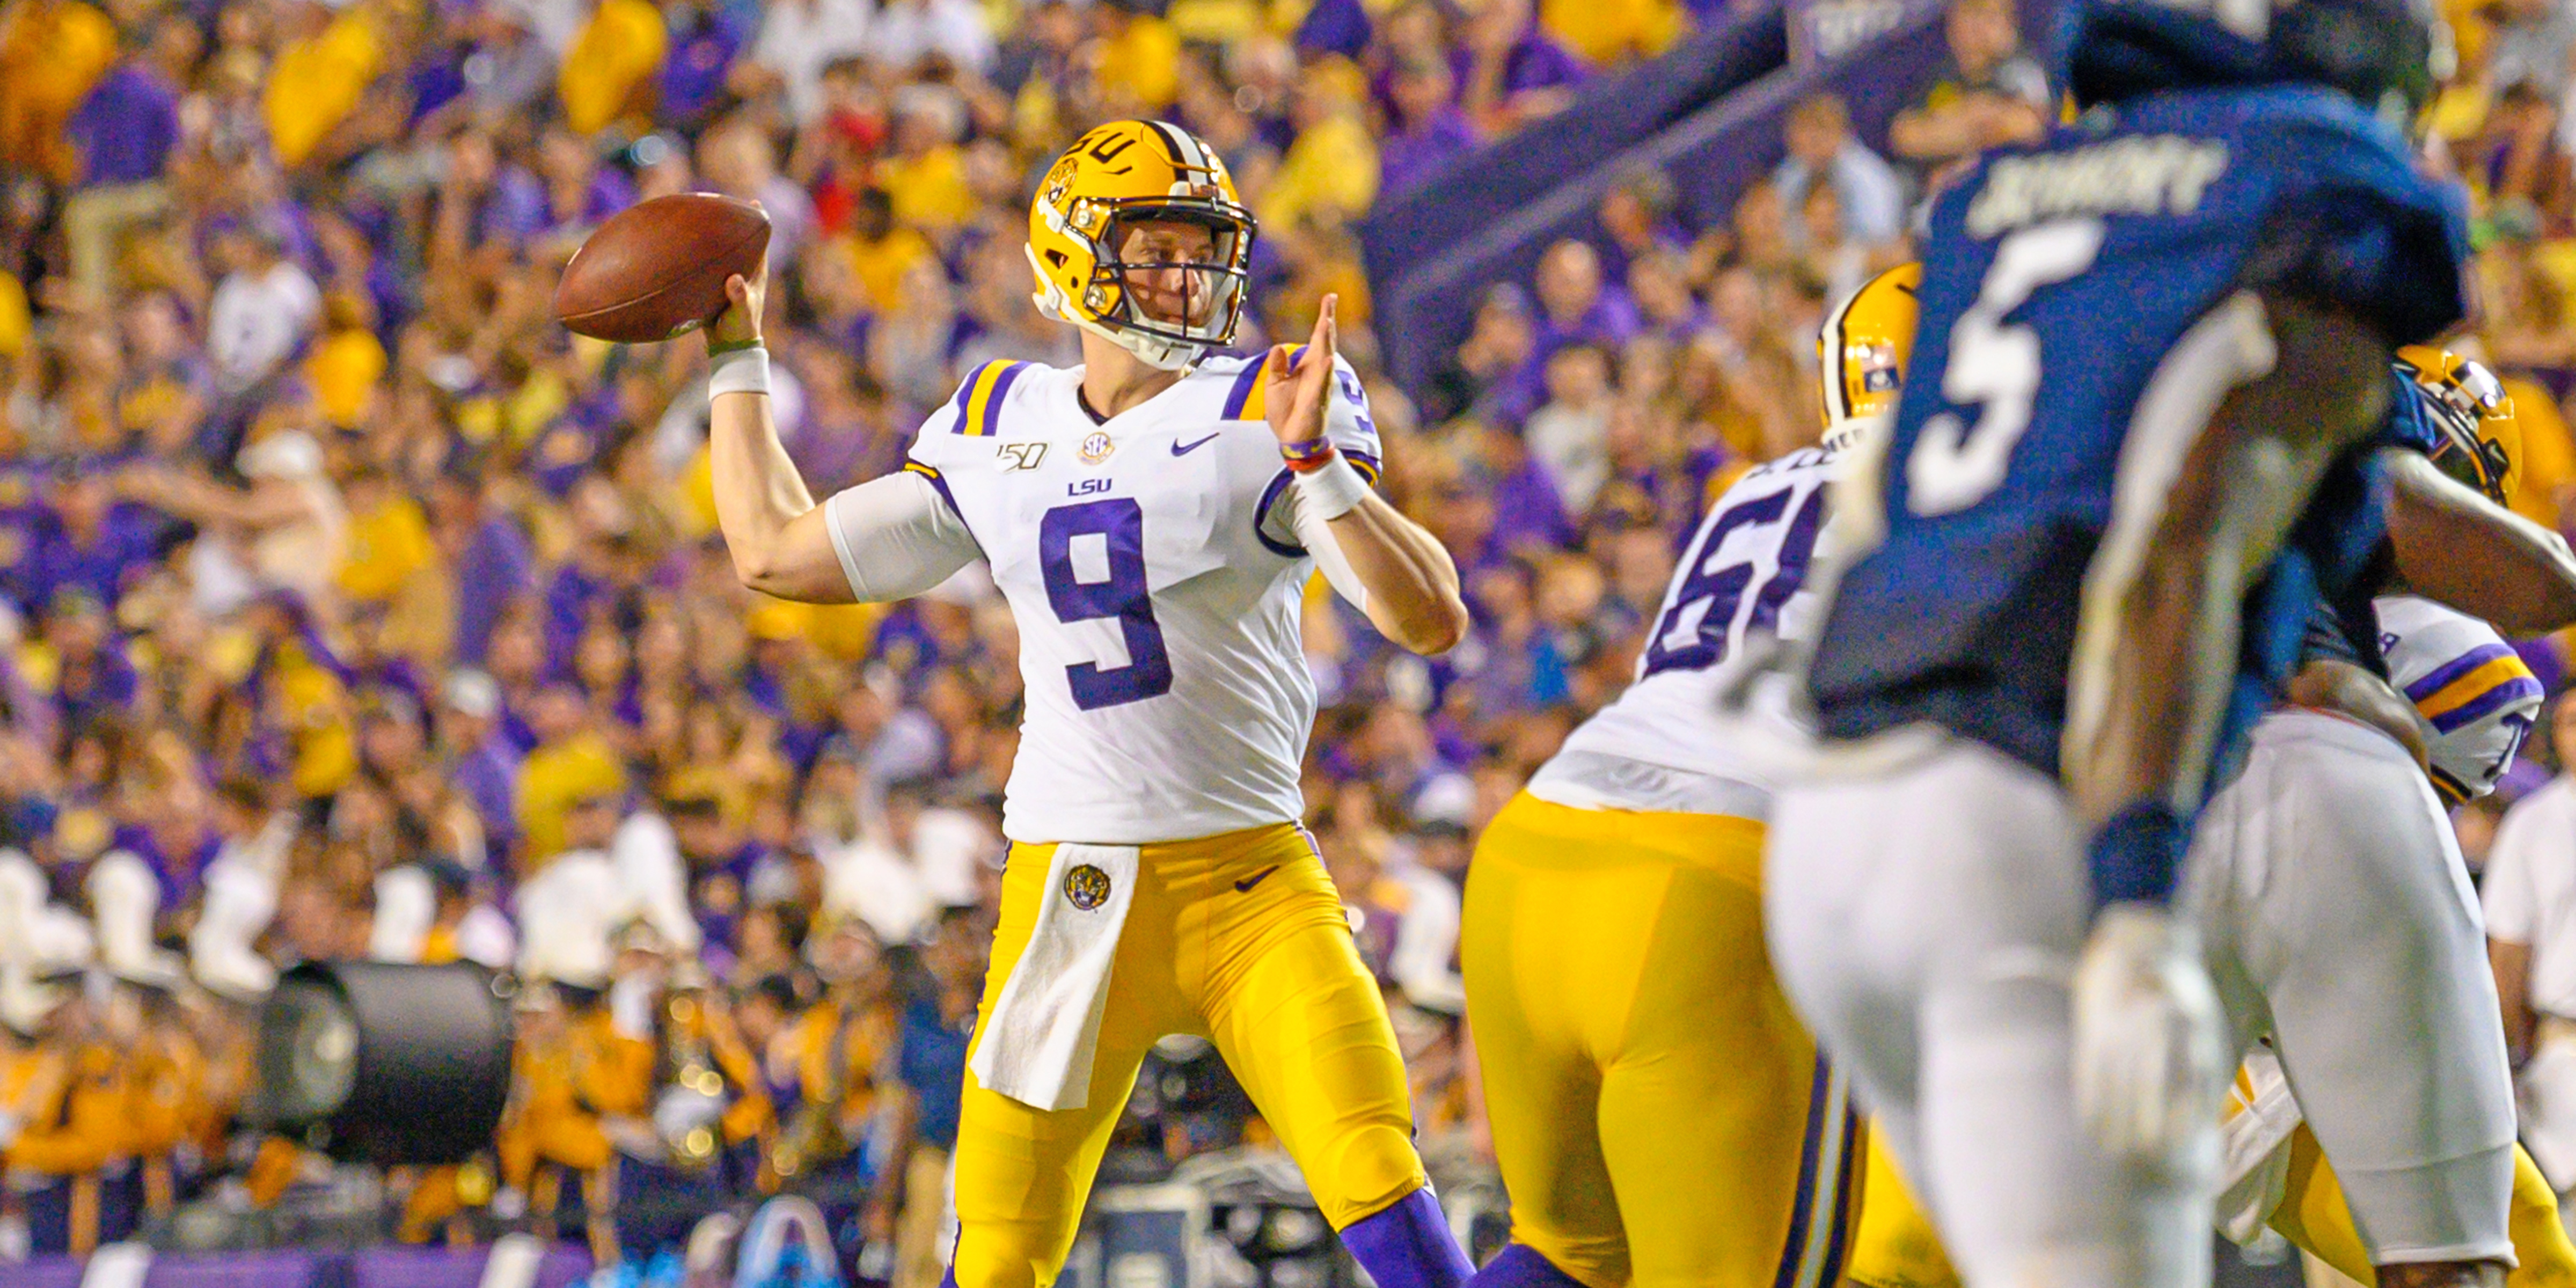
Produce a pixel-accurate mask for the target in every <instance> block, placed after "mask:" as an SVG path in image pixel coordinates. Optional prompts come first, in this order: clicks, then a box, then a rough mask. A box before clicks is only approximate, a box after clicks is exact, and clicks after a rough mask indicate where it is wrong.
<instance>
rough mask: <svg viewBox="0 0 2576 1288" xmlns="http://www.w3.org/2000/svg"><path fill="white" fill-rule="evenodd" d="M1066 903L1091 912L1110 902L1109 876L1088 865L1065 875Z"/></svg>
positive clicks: (1078, 865) (1075, 867) (1076, 866)
mask: <svg viewBox="0 0 2576 1288" xmlns="http://www.w3.org/2000/svg"><path fill="white" fill-rule="evenodd" d="M1064 897H1065V901H1066V902H1068V903H1071V904H1072V905H1073V906H1074V907H1077V908H1080V909H1082V910H1083V911H1084V912H1089V911H1091V910H1092V909H1094V908H1097V907H1099V906H1100V905H1102V904H1104V903H1107V902H1109V874H1108V873H1106V872H1103V871H1101V870H1100V869H1099V868H1096V867H1094V866H1092V865H1091V864H1088V863H1082V864H1077V865H1075V866H1074V869H1073V870H1072V871H1070V872H1067V873H1065V874H1064Z"/></svg>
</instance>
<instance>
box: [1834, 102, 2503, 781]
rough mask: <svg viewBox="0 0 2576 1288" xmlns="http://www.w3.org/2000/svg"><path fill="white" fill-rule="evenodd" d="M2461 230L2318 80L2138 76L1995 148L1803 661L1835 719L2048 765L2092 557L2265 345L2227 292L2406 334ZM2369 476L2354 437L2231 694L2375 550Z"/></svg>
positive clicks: (2294, 548) (1938, 208) (2160, 490)
mask: <svg viewBox="0 0 2576 1288" xmlns="http://www.w3.org/2000/svg"><path fill="white" fill-rule="evenodd" d="M2465 255H2466V247H2465V238H2464V229H2463V224H2462V219H2461V214H2460V209H2459V206H2458V204H2457V202H2456V200H2455V199H2454V197H2453V196H2452V194H2450V193H2449V192H2448V191H2446V190H2444V189H2443V188H2441V187H2439V186H2437V185H2435V184H2433V183H2431V182H2430V181H2428V180H2426V179H2424V178H2422V177H2421V176H2419V175H2417V174H2416V172H2415V171H2414V169H2413V168H2412V166H2411V165H2410V164H2409V162H2408V158H2407V154H2406V148H2405V145H2404V141H2403V140H2402V139H2401V138H2400V137H2399V136H2398V135H2397V134H2396V133H2395V132H2394V131H2392V130H2389V129H2388V128H2386V127H2385V126H2383V125H2382V124H2381V123H2380V122H2378V121H2377V120H2376V119H2375V118H2373V117H2371V116H2370V115H2368V114H2367V113H2364V112H2363V111H2361V110H2360V109H2359V108H2357V107H2355V106H2353V104H2352V103H2351V101H2350V100H2348V99H2346V98H2344V97H2342V96H2341V95H2338V94H2336V93H2333V92H2332V91H2328V90H2323V89H2318V88H2314V87H2307V86H2267V87H2261V88H2253V89H2215V90H2188V91H2175V92H2168V93H2162V94H2154V95H2149V96H2146V97H2142V98H2138V99H2133V100H2129V101H2127V102H2124V103H2122V104H2120V105H2119V106H2118V108H2117V109H2116V110H2100V111H2096V112H2094V113H2092V114H2089V115H2088V116H2087V117H2086V118H2085V119H2084V120H2083V121H2082V122H2080V123H2078V124H2077V125H2075V126H2072V127H2069V128H2066V129H2062V130H2059V131H2057V132H2055V133H2054V134H2053V135H2052V137H2050V138H2049V139H2048V140H2047V141H2046V142H2044V143H2041V144H2039V145H2037V146H2035V147H2032V148H2029V149H2025V150H2017V151H2011V152H2005V153H2002V154H1999V155H1995V156H1991V157H1989V158H1988V159H1987V160H1985V161H1984V162H1983V163H1981V164H1980V165H1979V167H1978V168H1977V169H1976V170H1975V171H1974V172H1972V173H1971V174H1970V175H1969V176H1968V177H1967V179H1966V180H1965V181H1964V182H1962V183H1960V184H1959V185H1957V186H1956V187H1954V188H1953V189H1951V190H1950V191H1949V192H1947V193H1946V194H1944V195H1943V196H1942V197H1941V199H1940V200H1939V201H1938V202H1937V203H1936V205H1935V206H1934V209H1933V214H1932V222H1931V233H1930V238H1929V241H1928V243H1927V248H1926V252H1925V255H1924V274H1923V285H1922V293H1921V299H1922V326H1921V330H1920V332H1919V334H1918V337H1917V339H1916V341H1915V347H1914V356H1913V363H1912V370H1911V371H1910V373H1909V375H1908V379H1907V380H1906V384H1905V394H1904V397H1903V399H1902V401H1901V403H1900V406H1899V408H1898V412H1897V417H1896V424H1895V428H1894V430H1893V438H1892V440H1891V442H1890V445H1889V450H1888V453H1887V456H1886V464H1885V466H1884V469H1883V473H1882V476H1881V477H1880V478H1879V479H1878V480H1877V482H1878V484H1879V486H1878V500H1879V505H1878V508H1879V509H1880V510H1881V511H1883V515H1882V518H1883V523H1884V526H1883V529H1882V532H1883V537H1882V539H1881V541H1880V542H1879V544H1878V545H1877V546H1876V547H1875V548H1874V549H1873V550H1871V552H1870V553H1869V554H1867V555H1866V556H1864V557H1862V558H1860V559H1859V560H1857V561H1856V562H1855V563H1854V564H1853V565H1852V566H1851V567H1850V568H1848V569H1847V570H1846V571H1845V573H1844V574H1843V576H1842V579H1841V583H1840V587H1839V592H1838V594H1837V597H1836V600H1835V603H1834V606H1833V610H1832V613H1831V616H1830V617H1829V619H1828V621H1827V623H1826V626H1825V629H1824V633H1823V637H1822V639H1821V641H1820V643H1819V645H1818V647H1817V652H1816V656H1815V661H1814V667H1813V670H1812V672H1811V674H1810V677H1809V685H1810V689H1811V695H1812V697H1813V699H1814V702H1815V707H1816V712H1817V715H1818V719H1819V724H1820V727H1821V729H1822V731H1823V732H1824V734H1825V735H1826V736H1828V737H1833V738H1855V737H1861V736H1865V735H1868V734H1871V733H1874V732H1877V731H1879V730H1882V729H1886V728H1890V727H1893V726H1896V725H1900V724H1906V723H1911V722H1914V721H1930V722H1933V723H1936V724H1940V725H1943V726H1945V727H1947V728H1949V729H1950V730H1952V731H1953V732H1955V733H1958V734H1960V735H1962V736H1965V737H1970V738H1974V739H1977V740H1978V741H1981V742H1985V743H1987V744H1989V745H1991V746H1994V747H1995V748H1997V749H1998V750H2001V751H2003V752H2005V753H2006V754H2008V755H2011V756H2013V757H2015V758H2017V759H2019V760H2021V761H2023V762H2024V763H2027V764H2029V765H2031V766H2032V767H2034V768H2036V769H2038V770H2040V771H2041V772H2043V773H2046V774H2049V775H2050V776H2052V777H2054V776H2055V775H2056V773H2057V768H2058V743H2059V738H2060V736H2061V734H2062V732H2063V728H2064V724H2065V721H2066V705H2067V690H2068V668H2069V665H2070V660H2071V654H2072V650H2073V645H2074V641H2075V635H2076V625H2077V617H2078V609H2079V601H2080V599H2081V597H2082V591H2083V586H2084V583H2085V578H2086V575H2087V573H2088V571H2090V570H2092V569H2093V568H2094V566H2095V564H2096V562H2097V557H2098V558H2099V559H2101V560H2104V561H2111V560H2117V561H2122V562H2123V563H2131V562H2134V561H2135V560H2136V559H2138V558H2139V557H2140V553H2141V551H2142V549H2143V544H2144V542H2145V540H2146V537H2147V534H2148V533H2150V532H2151V531H2152V528H2153V523H2154V520H2155V518H2156V516H2157V515H2158V514H2159V513H2160V511H2161V507H2162V504H2163V497H2164V494H2165V493H2166V492H2167V491H2168V490H2169V486H2170V482H2171V479H2172V477H2173V476H2174V475H2175V474H2176V473H2177V472H2178V471H2179V469H2180V467H2181V460H2182V457H2183V455H2184V453H2185V452H2187V451H2188V449H2189V446H2190V443H2191V441H2192V439H2193V438H2194V437H2196V435H2197V433H2198V431H2199V429H2200V428H2201V426H2202V425H2203V424H2205V423H2206V420H2207V417H2208V415H2209V413H2210V412H2211V411H2212V410H2213V409H2214V408H2215V406H2216V404H2217V401H2218V399H2219V398H2220V397H2222V396H2223V395H2224V393H2225V391H2226V390H2227V389H2228V388H2230V387H2232V386H2233V385H2235V384H2237V383H2241V382H2243V381H2244V380H2247V379H2251V378H2253V377H2255V376H2257V375H2259V374H2261V373H2262V372H2263V371H2264V370H2267V369H2268V367H2269V364H2270V362H2271V361H2272V354H2271V352H2270V348H2269V331H2268V328H2267V327H2264V326H2263V325H2262V321H2261V318H2260V313H2259V309H2256V308H2254V307H2253V306H2251V305H2250V304H2248V303H2247V302H2245V301H2241V300H2237V301H2234V302H2231V299H2232V297H2235V296H2236V295H2237V293H2238V292H2239V291H2242V290H2247V289H2261V290H2266V291H2270V292H2275V293H2279V294H2285V295H2290V296H2295V297H2299V298H2303V299H2308V300H2313V301H2316V302H2318V303H2320V304H2322V305H2325V306H2327V307H2331V308H2335V309H2338V310H2341V311H2344V312H2347V313H2350V314H2352V315H2355V316H2358V317H2360V318H2362V319H2364V320H2365V321H2366V322H2368V323H2370V324H2371V325H2372V326H2374V327H2375V328H2376V329H2377V330H2378V331H2379V332H2380V333H2381V334H2382V335H2383V337H2384V338H2385V339H2386V340H2387V342H2388V343H2389V345H2390V346H2391V347H2392V348H2393V347H2394V346H2396V345H2399V344H2409V343H2415V342H2417V341H2420V340H2424V339H2427V338H2430V337H2431V336H2433V335H2434V334H2436V333H2438V332H2439V331H2441V330H2443V329H2445V328H2447V327H2449V326H2450V325H2452V324H2453V323H2454V322H2456V321H2457V320H2458V319H2459V318H2460V316H2461V313H2462V304H2461V298H2460V265H2461V262H2462V260H2463V258H2464V257H2465ZM2222 305H2224V306H2225V307H2222ZM2160 373H2161V374H2160ZM2124 494H2125V499H2122V498H2123V496H2124ZM2376 495H2377V490H2376V484H2375V481H2374V480H2373V479H2372V477H2371V470H2370V467H2369V465H2368V460H2367V457H2366V455H2365V454H2362V453H2350V454H2347V456H2346V457H2345V458H2344V459H2343V460H2341V461H2339V462H2338V464H2337V468H2336V470H2335V472H2334V474H2333V475H2332V476H2331V477H2330V478H2329V479H2328V480H2327V483H2326V485H2325V486H2324V487H2321V488H2320V489H2319V492H2318V494H2317V495H2316V497H2315V498H2314V500H2313V501H2312V502H2311V503H2310V506H2309V509H2308V511H2307V513H2306V515H2305V517H2304V518H2303V519H2302V520H2301V522H2300V524H2299V525H2298V529H2297V531H2296V532H2295V533H2294V535H2293V539H2292V542H2291V544H2290V546H2289V548H2288V549H2286V550H2285V551H2284V556H2283V558H2281V559H2280V560H2278V561H2276V563H2275V565H2274V567H2273V568H2271V569H2270V570H2269V571H2268V573H2267V575H2266V577H2265V578H2264V580H2263V582H2262V583H2261V584H2260V585H2259V586H2258V587H2257V589H2256V591H2255V592H2254V593H2253V594H2252V595H2249V597H2248V600H2247V606H2246V612H2247V614H2248V620H2247V622H2246V626H2247V629H2246V631H2245V659H2244V662H2245V672H2246V675H2247V677H2248V680H2249V683H2247V684H2244V685H2240V690H2241V692H2240V693H2239V695H2238V700H2237V702H2236V704H2235V705H2236V706H2238V707H2240V708H2251V707H2254V706H2259V702H2260V695H2261V690H2262V688H2263V686H2264V685H2265V684H2266V683H2269V682H2271V681H2273V680H2275V679H2277V677H2278V676H2279V675H2282V674H2285V673H2286V671H2287V669H2288V667H2289V666H2290V665H2291V664H2293V663H2294V662H2295V660H2296V658H2297V656H2298V652H2299V647H2300V642H2301V639H2302V638H2303V636H2304V633H2305V631H2304V628H2305V626H2306V624H2307V622H2308V621H2309V619H2310V617H2311V614H2312V611H2313V610H2314V608H2315V607H2316V605H2317V602H2318V597H2319V596H2320V595H2323V594H2327V593H2330V592H2331V590H2332V589H2333V588H2334V587H2335V586H2337V585H2339V584H2340V580H2339V579H2345V578H2349V577H2350V576H2352V575H2353V574H2354V573H2355V572H2356V571H2357V570H2358V569H2359V568H2360V567H2361V566H2362V565H2363V564H2364V563H2365V562H2366V558H2367V554H2368V551H2369V550H2370V549H2371V548H2372V547H2373V546H2374V545H2375V544H2376V542H2377V540H2378V535H2379V534H2378V528H2377V524H2378V522H2379V514H2378V506H2377V503H2376V501H2375V500H2374V498H2375V496H2376ZM2115 515H2116V516H2117V518H2118V520H2119V521H2118V522H2115Z"/></svg>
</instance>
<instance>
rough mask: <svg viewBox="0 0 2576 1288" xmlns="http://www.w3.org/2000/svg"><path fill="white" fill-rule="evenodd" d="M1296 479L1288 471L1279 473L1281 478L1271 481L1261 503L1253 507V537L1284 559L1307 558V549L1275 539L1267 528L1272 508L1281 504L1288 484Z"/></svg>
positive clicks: (1264, 490)
mask: <svg viewBox="0 0 2576 1288" xmlns="http://www.w3.org/2000/svg"><path fill="white" fill-rule="evenodd" d="M1295 478H1296V475H1294V474H1292V473H1290V472H1289V471H1287V470H1281V471H1279V477H1277V478H1275V479H1272V480H1270V486H1268V487H1266V488H1263V489H1261V503H1260V504H1258V505H1255V506H1253V507H1252V535H1253V536H1256V537H1259V538H1260V539H1261V544H1262V545H1263V546H1264V547H1266V548H1268V549H1269V551H1270V553H1272V554H1274V555H1277V556H1279V557H1280V558H1282V559H1303V558H1305V557H1306V547H1304V546H1301V545H1298V544H1296V543H1295V542H1291V541H1280V540H1277V539H1275V538H1273V537H1272V536H1271V535H1270V529H1269V527H1268V526H1266V525H1268V524H1269V522H1270V507H1272V506H1274V505H1277V504H1279V498H1280V497H1282V496H1285V495H1287V494H1288V484H1289V483H1290V482H1291V481H1292V480H1294V479H1295Z"/></svg>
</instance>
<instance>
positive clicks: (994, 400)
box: [977, 362, 1029, 438]
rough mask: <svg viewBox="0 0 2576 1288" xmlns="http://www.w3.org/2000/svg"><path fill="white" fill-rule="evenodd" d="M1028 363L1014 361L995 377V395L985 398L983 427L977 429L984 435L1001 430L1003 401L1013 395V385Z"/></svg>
mask: <svg viewBox="0 0 2576 1288" xmlns="http://www.w3.org/2000/svg"><path fill="white" fill-rule="evenodd" d="M1028 365H1029V364H1027V363H1025V362H1014V363H1012V364H1010V365H1009V366H1006V367H1004V368H1002V370H1001V372H1000V374H998V375H995V376H994V377H993V396H992V397H990V398H987V399H985V400H984V416H983V421H982V426H983V427H982V428H981V429H980V430H979V431H977V432H978V433H980V434H981V435H982V436H984V437H987V438H990V437H992V436H993V435H994V434H995V433H997V432H999V431H1000V430H1001V428H1002V403H1003V401H1004V400H1005V399H1008V398H1009V397H1010V396H1011V386H1012V385H1014V384H1016V383H1018V382H1019V379H1020V372H1022V371H1024V370H1026V369H1027V368H1028Z"/></svg>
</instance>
